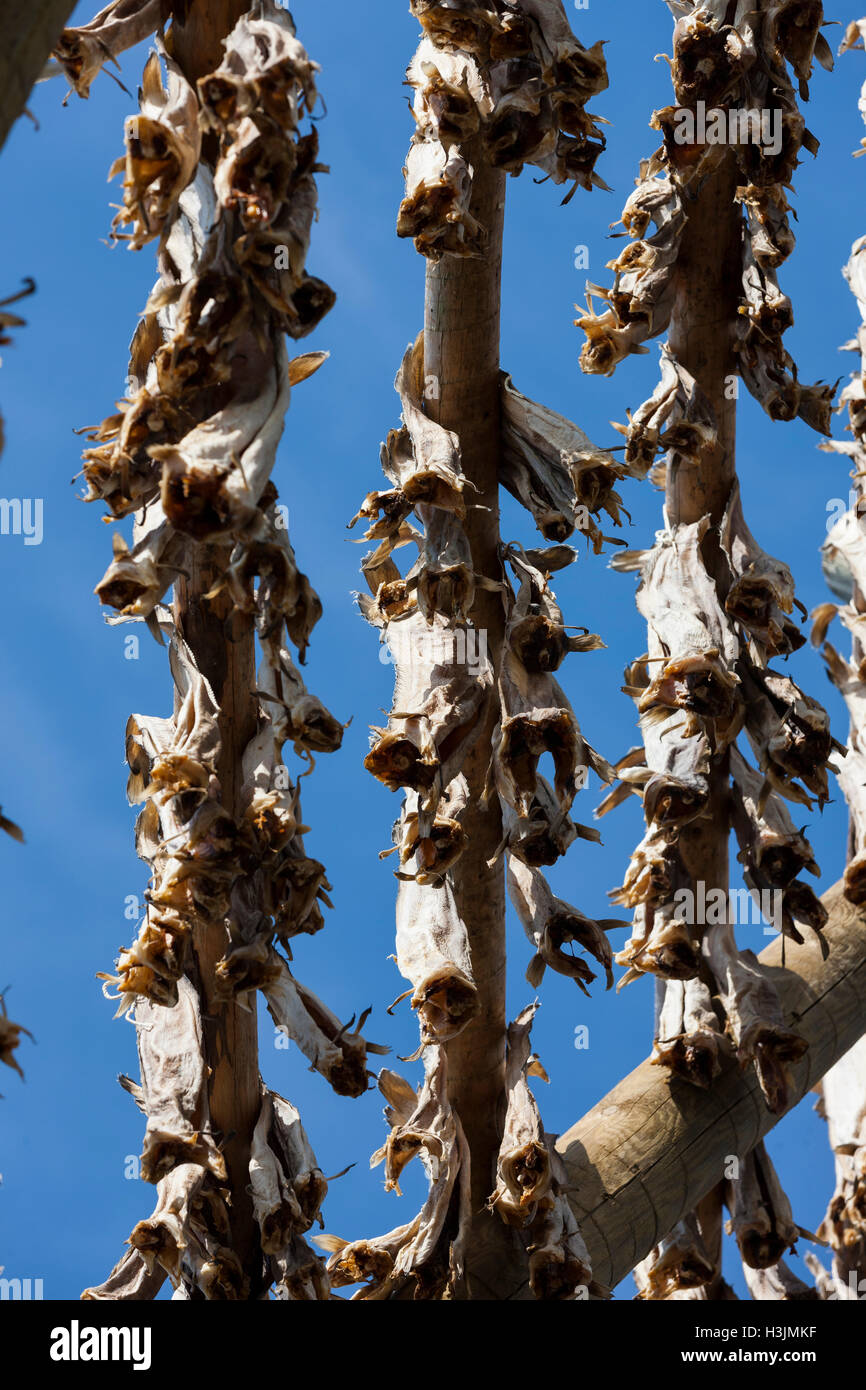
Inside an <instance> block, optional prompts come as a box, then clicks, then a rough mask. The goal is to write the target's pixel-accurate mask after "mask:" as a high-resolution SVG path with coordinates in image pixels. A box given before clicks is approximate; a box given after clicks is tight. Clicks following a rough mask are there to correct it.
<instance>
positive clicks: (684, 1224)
mask: <svg viewBox="0 0 866 1390" xmlns="http://www.w3.org/2000/svg"><path fill="white" fill-rule="evenodd" d="M715 1273H716V1269H715V1266H714V1264H713V1261H712V1260H711V1258H710V1256H709V1254H708V1252H707V1248H706V1245H705V1244H704V1241H703V1239H702V1237H701V1233H700V1229H699V1227H698V1223H697V1219H696V1217H695V1216H694V1214H693V1213H690V1214H689V1215H688V1216H686V1217H684V1218H683V1220H682V1221H679V1222H677V1224H676V1226H675V1227H674V1229H673V1230H672V1231H671V1233H670V1235H668V1236H666V1237H665V1239H664V1240H662V1241H660V1242H659V1244H658V1245H655V1246H653V1248H652V1250H651V1251H650V1253H649V1255H647V1257H646V1259H645V1260H641V1262H640V1264H639V1265H636V1266H635V1270H634V1278H635V1283H636V1284H637V1287H638V1294H637V1296H638V1298H640V1299H647V1300H651V1299H666V1298H670V1297H671V1295H672V1294H674V1293H678V1292H679V1291H681V1290H683V1289H700V1288H703V1287H704V1285H706V1284H708V1283H709V1282H710V1280H711V1279H713V1278H714V1277H715Z"/></svg>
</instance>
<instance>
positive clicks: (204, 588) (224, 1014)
mask: <svg viewBox="0 0 866 1390" xmlns="http://www.w3.org/2000/svg"><path fill="white" fill-rule="evenodd" d="M247 8H248V5H247V0H192V3H191V5H190V6H189V7H188V11H187V14H186V18H185V20H184V22H183V23H182V24H181V23H178V21H177V20H175V21H174V23H173V25H172V32H173V39H172V44H173V53H174V57H175V59H176V60H177V62H178V64H179V65H180V67H181V69H182V71H183V73H184V75H185V76H186V78H187V80H188V81H189V82H191V83H193V84H194V83H195V82H196V80H197V79H198V78H199V77H203V76H205V74H207V73H209V72H212V71H213V70H214V68H216V67H218V66H219V63H220V59H221V57H222V48H223V40H224V39H225V37H226V35H227V34H228V33H229V32H230V31H231V29H232V28H233V27H234V25H235V23H236V22H237V20H238V19H239V18H240V17H241V15H243V14H245V13H246V11H247ZM203 157H205V158H206V157H207V153H206V152H205V154H204V156H203ZM226 559H227V555H226V552H225V550H224V549H223V550H222V551H221V552H219V553H218V552H216V551H215V550H214V549H213V548H212V547H209V546H198V545H194V544H193V543H191V544H190V554H189V557H188V566H187V568H188V577H186V578H180V579H179V580H178V581H177V585H176V587H175V599H174V618H175V622H176V624H177V626H178V629H179V631H180V632H181V633H182V635H183V637H184V638H185V639H186V641H187V642H188V644H189V646H190V649H191V651H192V653H193V656H194V658H195V662H196V665H197V666H198V668H199V670H200V671H201V672H202V674H203V675H204V676H206V677H207V679H208V680H209V681H210V683H211V685H212V687H213V691H214V694H215V695H216V698H217V701H218V704H219V709H220V715H219V728H220V737H221V740H222V751H221V755H220V763H219V780H220V784H221V787H222V799H223V805H224V806H225V809H226V811H227V812H228V813H229V815H230V816H234V817H237V816H239V815H240V813H241V810H242V807H241V806H240V789H241V783H242V780H243V772H242V762H241V760H242V756H243V751H244V749H245V747H246V745H247V743H248V742H249V741H250V739H251V738H252V737H253V735H254V734H255V731H256V722H257V712H256V701H255V696H254V694H253V691H254V688H255V639H254V635H253V627H252V621H251V620H247V621H246V622H245V623H244V625H243V626H242V627H241V626H240V624H239V623H235V630H234V631H233V632H232V634H231V640H229V638H228V635H227V620H228V618H229V615H230V612H231V601H230V600H229V599H228V598H227V596H225V595H221V596H220V597H219V598H218V599H216V600H207V599H205V597H204V596H205V594H207V593H208V592H209V590H210V589H211V588H212V587H213V585H214V583H215V582H216V580H217V579H218V578H219V577H221V574H222V572H223V570H224V566H225V563H226ZM238 629H240V630H239V631H238ZM227 945H228V935H227V932H226V929H225V926H224V924H223V923H222V922H211V923H208V924H206V925H204V924H203V925H200V926H199V927H197V928H196V931H195V933H194V937H193V946H194V949H195V954H196V957H197V960H198V966H199V972H200V975H201V984H202V990H203V999H202V1013H203V1022H204V1042H205V1057H206V1060H207V1063H208V1067H209V1068H210V1083H209V1098H210V1114H211V1121H212V1124H213V1126H214V1129H215V1131H216V1133H217V1136H218V1137H219V1138H220V1139H222V1140H223V1141H224V1143H223V1153H224V1156H225V1160H226V1167H227V1169H228V1175H229V1185H230V1188H231V1206H230V1208H229V1215H230V1218H231V1224H232V1240H233V1248H234V1250H235V1253H236V1254H237V1256H238V1258H239V1259H240V1261H241V1263H242V1264H243V1266H244V1269H245V1271H246V1272H247V1273H248V1274H250V1275H254V1274H255V1260H256V1254H257V1252H258V1249H259V1238H258V1229H257V1227H256V1223H255V1219H254V1216H253V1210H252V1202H251V1200H250V1197H249V1194H248V1191H247V1188H248V1186H249V1163H250V1146H251V1141H252V1134H253V1129H254V1127H255V1123H256V1119H257V1118H258V1113H259V1103H260V1097H259V1064H258V1029H257V1021H256V1014H255V1010H252V1011H249V1010H246V1009H242V1008H241V1007H240V1006H239V1005H238V1004H237V1003H236V1002H235V1001H234V1000H230V1001H229V1002H226V1001H224V1000H216V999H215V998H214V997H213V986H214V980H215V975H214V967H215V966H216V963H217V961H218V960H219V959H220V957H221V956H222V955H224V953H225V950H226V947H227ZM255 1292H256V1290H255V1287H253V1288H252V1290H251V1294H252V1296H253V1297H254V1296H255Z"/></svg>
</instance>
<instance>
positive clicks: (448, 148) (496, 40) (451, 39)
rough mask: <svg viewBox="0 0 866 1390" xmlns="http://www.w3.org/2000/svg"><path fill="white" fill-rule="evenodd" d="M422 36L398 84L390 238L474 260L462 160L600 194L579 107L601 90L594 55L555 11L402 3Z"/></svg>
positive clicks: (590, 126)
mask: <svg viewBox="0 0 866 1390" xmlns="http://www.w3.org/2000/svg"><path fill="white" fill-rule="evenodd" d="M411 9H412V13H413V14H414V15H415V16H416V17H417V18H418V20H419V21H420V23H421V26H422V28H423V31H424V32H423V36H422V38H421V42H420V45H419V47H418V51H417V53H416V54H415V57H414V58H413V60H412V62H411V64H410V66H409V69H408V73H407V78H408V82H409V85H410V87H411V88H412V89H413V93H414V96H413V106H412V110H413V115H414V118H415V126H416V130H415V136H414V138H413V140H412V144H411V146H410V149H409V154H408V157H407V160H406V169H405V176H406V196H405V198H404V199H403V202H402V204H401V206H400V214H399V218H398V222H397V234H398V236H403V237H413V238H414V240H415V245H416V247H417V249H418V250H419V251H420V252H421V253H422V254H423V255H425V256H428V257H430V258H431V259H433V260H438V259H439V258H440V257H441V256H443V255H457V256H477V255H480V254H481V253H482V252H483V250H484V246H485V243H486V236H487V228H485V227H482V226H480V225H479V224H478V222H477V221H476V219H475V218H474V217H473V216H472V214H471V212H470V208H469V205H470V201H471V197H472V180H473V175H474V168H473V164H472V160H473V159H476V160H478V159H480V160H483V161H484V162H485V163H486V164H489V165H491V166H492V167H493V168H495V169H503V170H505V171H507V172H508V173H510V174H515V175H516V174H519V173H520V171H521V169H522V168H523V166H524V164H532V165H534V166H535V167H536V168H537V169H541V170H542V171H543V173H544V174H545V175H546V176H547V178H550V179H552V180H553V181H554V183H557V184H563V183H570V184H571V185H572V187H571V191H570V192H569V194H568V195H567V198H566V201H568V198H570V197H571V196H572V195H573V193H574V191H575V189H577V188H578V187H580V188H586V189H591V188H592V187H593V185H596V186H598V187H602V188H604V187H606V185H605V184H604V183H603V182H602V180H601V179H600V178H599V176H598V174H596V173H595V164H596V161H597V159H598V157H599V155H600V154H601V152H602V150H603V149H604V143H605V142H604V136H603V134H602V131H601V129H600V125H599V121H598V118H596V117H593V116H591V115H590V114H589V113H588V112H587V110H586V103H587V102H588V101H590V100H591V99H592V98H593V97H594V96H596V95H597V94H598V93H599V92H602V91H604V90H605V88H606V87H607V71H606V68H605V62H604V57H603V54H602V45H601V43H596V44H594V45H593V47H592V48H590V49H587V48H584V46H583V44H581V43H580V41H579V40H578V39H577V38H576V37H575V36H574V34H573V33H572V32H571V28H570V26H569V23H568V19H567V18H566V14H565V9H564V7H563V4H562V0H465V2H464V0H461V3H460V4H457V5H454V4H440V3H431V0H412V5H411Z"/></svg>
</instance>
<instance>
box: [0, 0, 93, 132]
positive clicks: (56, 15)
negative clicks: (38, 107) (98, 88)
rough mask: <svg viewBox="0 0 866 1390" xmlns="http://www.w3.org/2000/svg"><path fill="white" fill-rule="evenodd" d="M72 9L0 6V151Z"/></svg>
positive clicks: (63, 1) (56, 3)
mask: <svg viewBox="0 0 866 1390" xmlns="http://www.w3.org/2000/svg"><path fill="white" fill-rule="evenodd" d="M74 8H75V0H27V4H26V5H13V4H11V3H9V4H5V5H2V6H0V149H2V148H3V145H4V144H5V142H6V136H7V135H8V134H9V131H10V129H11V128H12V124H13V122H15V121H17V119H18V117H19V116H20V115H21V112H22V111H23V110H24V107H25V106H26V105H27V98H28V97H29V96H30V92H31V89H32V87H33V84H34V82H35V81H36V80H37V78H38V77H39V74H40V72H41V71H42V69H43V67H44V66H45V64H46V63H47V62H48V59H49V57H50V56H51V50H52V49H53V47H54V45H55V44H56V43H57V40H58V39H59V38H60V32H61V30H62V29H63V26H64V24H65V23H66V21H67V19H68V18H69V16H70V15H71V14H72V11H73V10H74Z"/></svg>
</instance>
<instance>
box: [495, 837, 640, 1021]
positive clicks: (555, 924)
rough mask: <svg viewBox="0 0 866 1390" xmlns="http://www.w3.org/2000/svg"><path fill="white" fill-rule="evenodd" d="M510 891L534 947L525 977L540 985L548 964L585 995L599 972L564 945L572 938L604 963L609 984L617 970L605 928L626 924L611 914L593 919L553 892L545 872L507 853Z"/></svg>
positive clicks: (512, 900)
mask: <svg viewBox="0 0 866 1390" xmlns="http://www.w3.org/2000/svg"><path fill="white" fill-rule="evenodd" d="M508 893H509V897H510V898H511V902H512V904H513V906H514V910H515V911H516V913H517V915H518V917H519V918H520V922H521V925H522V927H523V930H524V931H525V932H526V935H527V938H528V939H529V941H530V943H531V944H532V945H533V946H534V947H535V954H534V955H533V957H532V960H531V961H530V962H529V965H528V967H527V970H526V978H527V980H528V981H529V983H530V985H532V987H533V988H534V989H537V988H538V986H539V985H540V984H541V981H542V979H543V978H544V972H545V970H546V969H548V968H549V969H551V970H555V971H556V973H557V974H558V975H565V976H568V977H570V978H571V979H573V980H574V982H575V984H576V985H577V986H578V987H579V988H580V989H582V990H583V992H584V994H587V995H588V994H589V990H588V989H587V988H586V986H587V984H589V983H591V982H592V980H594V979H595V975H594V973H593V971H592V970H591V969H590V968H589V966H588V965H587V964H586V962H585V961H584V960H582V959H581V957H580V956H576V955H573V954H572V953H571V952H570V951H566V950H565V947H566V946H568V945H570V944H571V943H572V942H576V943H577V944H578V946H582V947H583V949H584V950H585V951H587V952H588V953H589V955H591V956H592V957H593V958H594V959H595V960H597V961H598V963H599V965H601V966H602V967H603V969H604V973H605V978H606V980H607V988H608V989H610V987H611V985H612V984H613V971H612V970H611V960H612V957H611V949H610V943H609V941H608V939H607V935H606V933H607V932H609V931H611V930H612V929H613V928H615V927H621V926H624V925H625V923H623V922H619V921H617V920H615V919H613V918H602V919H601V920H600V921H598V922H595V921H593V920H592V919H591V918H589V917H587V916H585V915H584V913H582V912H580V911H579V910H578V909H577V908H576V907H572V906H571V905H570V904H569V903H566V902H563V900H562V899H561V898H557V897H555V896H554V895H553V893H552V892H551V890H550V886H549V885H548V883H547V880H546V879H545V877H544V875H543V874H541V873H539V871H538V870H537V869H532V868H530V867H529V865H528V864H525V863H524V862H523V861H522V860H521V859H518V858H517V856H516V855H509V857H508Z"/></svg>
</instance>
